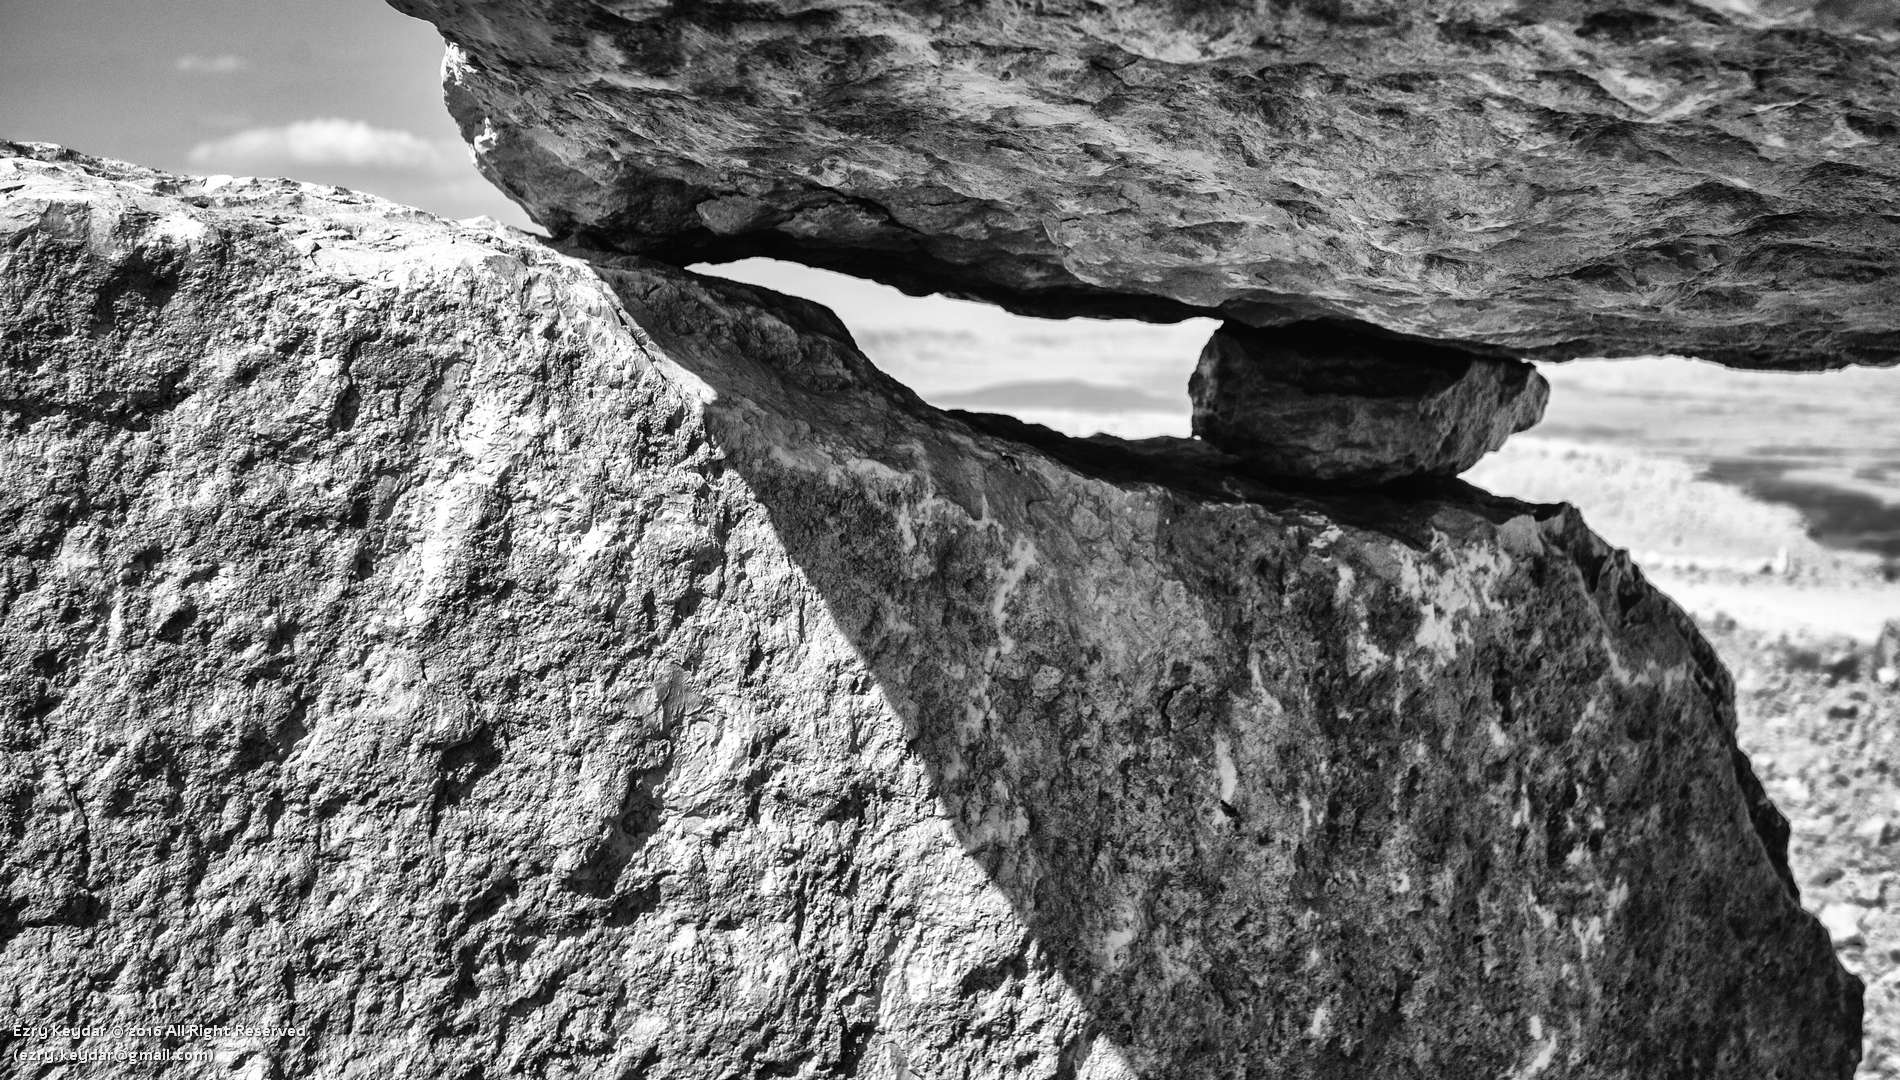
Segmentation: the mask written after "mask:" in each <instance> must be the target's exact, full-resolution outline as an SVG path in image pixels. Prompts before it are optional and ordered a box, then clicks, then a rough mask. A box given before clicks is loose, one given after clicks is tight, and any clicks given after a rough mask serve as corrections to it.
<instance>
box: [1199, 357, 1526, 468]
mask: <svg viewBox="0 0 1900 1080" xmlns="http://www.w3.org/2000/svg"><path fill="white" fill-rule="evenodd" d="M1188 392H1189V394H1190V395H1191V397H1192V398H1193V401H1194V434H1196V435H1198V436H1200V437H1201V438H1202V439H1205V440H1206V441H1207V442H1209V443H1211V444H1213V445H1214V446H1217V447H1219V448H1220V449H1222V450H1225V451H1228V452H1229V453H1232V454H1235V455H1237V456H1239V457H1241V458H1244V459H1246V461H1247V462H1248V463H1249V464H1250V465H1251V466H1253V467H1254V468H1256V469H1257V470H1259V471H1260V472H1263V473H1266V474H1268V475H1272V476H1279V477H1287V478H1291V479H1298V480H1318V481H1328V482H1338V483H1347V484H1377V483H1383V482H1385V481H1388V480H1397V479H1401V478H1405V477H1413V476H1455V475H1457V474H1458V473H1461V472H1463V471H1464V470H1466V469H1468V468H1470V467H1471V466H1473V465H1475V464H1477V462H1478V459H1479V458H1481V457H1483V456H1484V455H1485V454H1488V453H1490V452H1491V451H1493V450H1496V449H1497V448H1499V447H1500V446H1503V445H1504V440H1505V439H1506V438H1507V437H1509V436H1511V435H1513V434H1515V433H1517V432H1519V431H1523V430H1525V429H1526V428H1528V427H1530V426H1531V425H1533V424H1535V423H1537V421H1538V420H1539V419H1541V418H1542V417H1543V415H1544V404H1545V402H1546V401H1547V400H1548V399H1549V397H1550V387H1549V384H1547V383H1546V382H1545V381H1544V377H1543V376H1542V375H1539V374H1538V373H1537V371H1536V369H1535V368H1533V367H1532V366H1531V365H1529V364H1526V363H1523V362H1521V361H1517V360H1507V359H1499V358H1495V357H1487V356H1476V355H1473V354H1471V353H1468V352H1463V351H1461V350H1457V349H1449V348H1445V347H1442V346H1436V345H1429V344H1420V343H1418V342H1407V341H1399V340H1394V339H1392V338H1388V337H1379V336H1372V335H1367V334H1364V333H1360V332H1357V331H1355V330H1354V329H1353V328H1352V327H1350V326H1344V325H1340V324H1335V323H1300V324H1297V325H1293V326H1283V327H1275V328H1273V329H1255V328H1252V327H1246V326H1239V325H1235V324H1232V323H1229V324H1228V325H1226V326H1223V327H1221V328H1220V329H1219V330H1217V331H1216V332H1215V333H1214V336H1213V337H1212V338H1211V339H1210V340H1209V341H1208V343H1207V347H1206V348H1205V349H1203V350H1202V352H1201V362H1200V366H1199V367H1198V368H1197V369H1196V370H1195V372H1194V376H1193V378H1192V379H1191V380H1189V383H1188Z"/></svg>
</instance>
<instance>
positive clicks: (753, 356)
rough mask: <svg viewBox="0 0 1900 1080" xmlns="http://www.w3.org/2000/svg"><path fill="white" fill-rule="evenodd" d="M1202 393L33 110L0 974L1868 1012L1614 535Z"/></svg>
mask: <svg viewBox="0 0 1900 1080" xmlns="http://www.w3.org/2000/svg"><path fill="white" fill-rule="evenodd" d="M1209 454H1212V451H1210V450H1207V449H1205V448H1199V449H1195V448H1194V447H1193V446H1192V445H1190V446H1188V447H1185V448H1183V447H1178V446H1176V445H1174V444H1127V443H1117V442H1114V441H1112V440H1095V441H1089V442H1078V441H1075V440H1066V439H1062V438H1061V437H1059V436H1055V435H1053V434H1051V433H1049V432H1046V431H1035V430H1032V429H1028V428H1025V427H1023V426H1021V425H1017V424H1013V423H1011V422H1008V421H1005V420H998V419H985V418H977V417H957V416H951V415H947V414H944V413H941V412H938V411H936V410H934V409H931V408H930V407H928V406H926V405H924V404H923V403H921V402H920V401H918V400H917V399H916V397H915V396H914V395H912V394H910V393H908V392H907V391H905V390H904V389H903V388H902V387H899V386H897V385H895V384H893V383H892V382H891V381H890V380H888V379H887V378H885V377H884V376H882V375H880V374H879V373H878V372H877V371H876V370H875V369H874V368H872V367H871V365H870V364H869V363H868V362H867V361H866V360H865V359H864V357H863V356H862V355H861V354H860V353H859V352H858V351H857V349H856V348H855V346H854V345H853V344H852V342H851V339H850V336H849V335H848V334H847V333H846V332H845V330H844V329H843V327H842V326H840V325H839V324H838V322H837V320H836V319H835V318H833V317H832V316H831V315H830V313H829V312H826V311H824V310H823V309H821V308H818V307H816V306H815V305H811V304H808V303H806V302H803V301H798V300H793V299H790V298H787V297H783V296H778V295H775V294H772V293H770V292H767V291H765V290H761V289H756V288H750V287H747V286H741V285H735V284H732V283H729V282H719V281H714V280H708V279H704V278H699V277H696V276H695V275H692V274H690V273H687V272H684V271H682V270H679V269H677V268H673V267H669V266H664V265H660V264H656V263H652V262H649V261H646V260H643V259H640V258H637V257H633V256H625V255H609V254H605V253H597V252H595V253H590V252H585V251H582V250H579V249H572V250H571V251H570V253H569V254H562V253H560V252H557V251H554V250H552V249H550V248H549V247H547V246H545V245H542V244H539V243H536V242H535V241H533V240H532V239H531V238H528V237H525V236H522V235H521V234H516V233H509V232H506V231H504V230H500V229H484V228H476V227H468V226H457V225H453V224H450V223H447V222H443V221H440V220H439V219H436V218H433V217H430V216H428V215H426V214H421V213H419V212H416V211H411V210H404V209H402V208H399V207H395V206H392V205H390V204H388V203H384V202H381V201H379V200H375V199H373V198H370V197H366V196H357V195H352V194H349V193H346V192H341V191H337V190H335V189H324V188H317V187H313V186H308V185H297V184H293V183H290V182H287V181H255V180H251V181H232V180H231V179H230V178H216V179H213V180H207V181H200V180H193V179H190V178H184V177H173V176H166V175H163V174H159V173H154V172H150V171H147V170H143V169H138V168H135V167H132V166H124V165H116V164H111V163H104V162H97V161H92V160H90V159H85V158H81V157H78V156H76V155H71V154H65V153H62V152H60V151H57V150H55V149H52V148H45V147H40V148H25V149H21V148H8V149H4V150H0V1014H4V1015H5V1016H7V1017H8V1018H9V1020H8V1023H9V1024H13V1023H20V1022H33V1021H41V1022H67V1023H73V1024H85V1025H89V1026H97V1027H102V1028H108V1029H110V1028H113V1027H118V1026H128V1025H132V1024H141V1023H152V1022H154V1021H157V1022H161V1023H163V1022H168V1021H170V1020H173V1019H176V1021H177V1022H179V1023H191V1022H195V1023H202V1024H207V1025H227V1024H242V1025H256V1026H259V1027H270V1028H275V1029H279V1032H280V1033H277V1034H272V1033H269V1032H268V1031H267V1032H266V1033H264V1034H257V1035H246V1036H232V1037H230V1038H228V1039H223V1040H221V1041H217V1042H216V1043H215V1046H216V1047H217V1048H218V1052H219V1053H220V1054H222V1055H224V1060H226V1061H227V1062H229V1063H231V1066H232V1068H242V1069H245V1070H249V1074H250V1075H265V1076H277V1077H283V1078H285V1080H304V1078H309V1080H317V1078H321V1077H338V1076H364V1077H370V1076H375V1077H392V1076H413V1077H443V1078H470V1077H476V1076H500V1075H509V1076H534V1077H549V1078H557V1080H567V1078H575V1080H579V1078H590V1080H591V1078H598V1077H615V1078H631V1077H639V1078H643V1080H729V1078H744V1080H754V1078H763V1077H811V1078H819V1077H838V1078H865V1080H871V1078H878V1080H895V1078H900V1077H909V1078H925V1077H931V1078H952V1077H981V1078H985V1080H1137V1078H1138V1080H1242V1078H1255V1077H1283V1078H1297V1080H1347V1078H1351V1080H1362V1078H1368V1077H1376V1078H1381V1080H1385V1078H1411V1080H1469V1078H1474V1077H1481V1078H1494V1077H1525V1078H1528V1077H1539V1078H1542V1080H1699V1078H1708V1080H1716V1078H1721V1080H1763V1078H1770V1077H1779V1078H1782V1080H1845V1078H1847V1077H1848V1076H1849V1075H1850V1074H1851V1073H1852V1072H1853V1069H1854V1063H1855V1061H1856V1059H1857V1056H1858V1052H1859V1043H1860V1037H1859V1018H1860V988H1859V984H1858V983H1857V982H1856V981H1855V980H1854V979H1853V978H1852V977H1850V976H1848V975H1847V974H1845V973H1844V972H1843V971H1842V970H1841V968H1840V966H1839V965H1838V964H1837V963H1836V961H1835V958H1834V955H1833V953H1832V951H1831V949H1830V947H1829V944H1828V940H1827V936H1826V934H1825V933H1824V932H1823V931H1822V930H1821V928H1820V927H1819V925H1818V924H1817V923H1816V922H1815V920H1814V919H1813V918H1811V917H1810V916H1808V915H1807V914H1805V913H1804V912H1803V911H1802V910H1801V908H1800V906H1799V904H1798V901H1797V897H1796V895H1795V892H1794V888H1793V885H1792V884H1791V882H1790V880H1789V876H1788V872H1787V867H1786V862H1785V844H1786V840H1787V831H1786V826H1785V824H1784V823H1783V822H1782V821H1781V819H1780V816H1779V815H1778V814H1777V813H1776V812H1775V810H1774V808H1773V807H1772V806H1771V805H1770V804H1769V802H1768V801H1767V799H1766V798H1765V796H1764V795H1763V792H1762V789H1761V787H1760V785H1759V784H1757V783H1756V781H1755V778H1754V775H1753V773H1752V772H1751V770H1750V768H1749V764H1748V762H1747V759H1746V758H1745V757H1743V756H1742V754H1741V753H1740V752H1739V751H1738V750H1737V748H1736V744H1735V739H1734V734H1733V725H1734V714H1733V710H1732V692H1731V687H1730V684H1729V680H1728V677H1727V675H1726V673H1725V672H1724V671H1723V669H1722V667H1721V665H1720V664H1719V663H1718V662H1717V661H1716V659H1715V657H1714V655H1713V654H1712V653H1711V651H1710V650H1709V648H1708V646H1707V644H1706V643H1705V642H1704V641H1703V640H1702V639H1701V638H1700V637H1699V636H1698V635H1697V633H1696V632H1695V630H1694V628H1693V626H1692V625H1691V623H1690V622H1689V620H1688V619H1687V618H1686V617H1685V616H1684V615H1683V614H1682V612H1681V611H1679V610H1678V609H1677V608H1676V607H1675V606H1674V605H1672V604H1671V603H1670V602H1669V601H1668V600H1667V599H1666V598H1665V597H1663V596H1662V595H1660V594H1659V593H1657V592H1656V591H1655V590H1653V589H1652V588H1650V586H1649V585H1648V584H1646V583H1645V581H1644V579H1643V577H1642V575H1641V574H1640V573H1639V572H1638V571H1637V570H1636V569H1635V568H1634V567H1633V566H1632V565H1631V564H1630V563H1629V561H1628V559H1627V557H1626V556H1625V555H1624V554H1623V553H1621V552H1618V551H1615V550H1613V549H1611V548H1609V547H1608V546H1606V545H1605V544H1604V543H1602V542H1601V541H1600V540H1598V539H1597V538H1596V537H1594V536H1593V535H1591V533H1590V532H1589V530H1588V529H1586V528H1585V527H1584V525H1583V524H1582V522H1581V521H1580V519H1579V518H1578V516H1577V515H1576V513H1575V511H1573V510H1571V509H1570V508H1568V507H1561V506H1532V505H1525V504H1521V503H1515V502H1511V501H1508V500H1503V499H1496V498H1492V497H1489V496H1486V495H1484V494H1483V493H1482V492H1479V491H1476V490H1475V489H1472V488H1469V487H1467V486H1465V485H1463V484H1460V483H1457V482H1455V481H1446V482H1441V483H1438V484H1435V485H1425V486H1423V487H1419V488H1416V489H1413V490H1409V491H1406V492H1403V493H1401V492H1397V491H1395V490H1392V489H1381V490H1379V491H1366V492H1358V493H1330V494H1325V493H1313V492H1310V491H1309V492H1304V493H1302V492H1295V491H1287V490H1283V489H1280V488H1278V487H1276V486H1274V485H1271V484H1268V483H1263V482H1262V481H1261V480H1260V479H1259V478H1258V477H1257V476H1254V475H1251V474H1249V473H1246V472H1239V471H1233V470H1228V469H1223V468H1220V467H1218V465H1217V464H1210V462H1209V461H1208V460H1207V458H1206V455H1209ZM1196 455H1201V456H1199V457H1197V456H1196ZM282 1029H289V1030H290V1031H292V1032H295V1034H282V1033H281V1030H282ZM33 1045H34V1046H38V1045H40V1044H33ZM85 1045H87V1046H94V1045H96V1044H93V1043H86V1044H85ZM26 1048H30V1047H28V1046H27V1044H24V1043H22V1042H20V1041H17V1040H16V1041H14V1042H10V1043H5V1044H4V1045H0V1051H4V1053H5V1054H6V1055H7V1061H8V1062H9V1067H10V1066H11V1065H12V1064H13V1063H14V1061H15V1060H16V1059H15V1057H14V1055H15V1053H16V1051H18V1050H21V1049H26ZM20 1075H28V1073H25V1072H22V1073H20ZM83 1075H85V1076H86V1077H88V1078H89V1080H91V1078H119V1077H124V1078H127V1080H130V1078H131V1077H134V1076H136V1077H152V1076H160V1077H163V1078H166V1080H173V1078H176V1080H185V1078H187V1077H195V1076H199V1075H202V1068H201V1067H200V1066H199V1065H197V1064H194V1063H190V1062H180V1061H172V1062H161V1063H156V1064H152V1063H128V1062H125V1061H114V1060H110V1059H108V1060H101V1061H96V1062H89V1063H88V1064H87V1065H86V1067H85V1068H84V1071H83Z"/></svg>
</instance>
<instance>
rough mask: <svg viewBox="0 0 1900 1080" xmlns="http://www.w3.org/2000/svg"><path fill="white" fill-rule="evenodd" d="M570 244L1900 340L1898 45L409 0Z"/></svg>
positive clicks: (1876, 343) (1810, 356)
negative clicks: (446, 48) (447, 46)
mask: <svg viewBox="0 0 1900 1080" xmlns="http://www.w3.org/2000/svg"><path fill="white" fill-rule="evenodd" d="M392 2H393V3H394V4H395V6H396V7H398V8H400V9H401V10H403V11H406V12H409V13H411V14H414V15H417V16H420V17H422V18H425V19H428V20H430V21H432V22H434V23H435V24H436V25H437V26H438V27H439V28H440V29H441V30H442V32H443V34H444V36H445V37H446V38H447V39H448V40H449V41H450V42H451V44H452V45H453V46H454V47H455V48H454V51H452V52H451V56H450V64H449V68H448V81H449V100H450V105H451V108H452V109H453V110H454V112H455V113H456V115H457V117H458V118H459V120H460V122H461V124H462V127H463V130H464V132H465V133H466V135H467V136H468V138H469V139H470V142H471V143H472V144H473V145H474V147H475V151H476V155H477V159H478V161H479V163H480V165H481V167H482V169H483V171H484V172H485V173H486V174H487V175H488V176H489V177H490V178H492V179H493V180H494V181H495V182H496V183H497V184H499V185H500V186H501V187H502V188H503V189H504V190H506V191H507V192H509V193H510V194H511V195H512V196H513V197H514V198H515V199H516V200H517V201H519V202H520V203H521V204H522V205H523V206H524V207H526V208H527V210H528V211H529V213H531V214H532V215H533V216H534V217H535V218H536V220H538V221H540V222H541V223H542V224H544V225H546V226H547V227H548V228H550V229H552V230H553V231H554V232H555V233H556V234H559V235H572V236H576V237H581V238H584V239H585V240H586V242H588V243H590V244H593V245H596V246H602V247H612V248H617V249H620V250H625V251H632V252H641V253H646V254H651V255H654V256H657V257H660V258H662V259H665V260H668V261H672V262H675V263H684V262H688V261H692V260H696V259H707V260H719V259H728V258H737V257H741V256H748V255H772V256H781V257H785V258H791V259H796V260H800V261H804V262H808V263H813V264H817V265H822V266H828V267H832V268H834V269H840V270H844V271H847V272H851V273H856V274H860V275H864V276H869V277H875V278H879V279H882V280H885V281H888V282H891V283H893V284H896V285H899V286H901V287H903V288H906V289H911V290H917V291H941V292H947V293H952V294H957V295H965V296H975V297H981V298H985V299H989V300H993V301H995V302H997V303H1000V304H1003V305H1005V306H1008V307H1011V308H1014V309H1016V310H1019V311H1025V312H1030V313H1036V314H1045V315H1068V314H1089V315H1121V316H1128V317H1141V318H1157V319H1170V318H1179V317H1181V316H1183V315H1188V314H1196V313H1205V314H1214V315H1219V316H1222V317H1225V318H1227V319H1231V320H1234V321H1238V322H1243V323H1248V324H1253V325H1270V324H1278V323H1283V322H1289V321H1298V320H1307V319H1319V318H1328V319H1345V320H1351V321H1358V322H1361V323H1365V324H1370V325H1373V326H1376V327H1381V328H1384V329H1386V330H1388V331H1392V332H1396V333H1401V334H1404V335H1408V336H1412V337H1416V338H1423V339H1432V340H1439V341H1444V342H1447V343H1461V344H1463V345H1464V346H1465V347H1467V348H1470V349H1473V350H1476V351H1482V352H1489V353H1493V354H1495V355H1501V356H1508V357H1518V358H1523V357H1529V358H1539V359H1543V358H1565V357H1575V356H1582V355H1642V354H1654V353H1680V354H1686V355H1695V356H1701V357H1705V358H1708V359H1711V360H1716V361H1720V362H1722V363H1726V364H1733V365H1739V366H1747V367H1762V368H1790V369H1799V368H1826V367H1835V366H1840V365H1844V364H1851V363H1874V364H1890V363H1893V362H1895V360H1896V359H1900V337H1897V336H1896V330H1897V329H1900V304H1895V303H1894V302H1893V298H1894V296H1895V294H1896V281H1895V268H1896V266H1897V265H1900V219H1897V218H1896V217H1895V216H1894V208H1895V207H1896V206H1900V137H1897V135H1900V33H1896V24H1897V17H1896V16H1895V15H1894V14H1893V12H1892V10H1890V9H1891V5H1876V4H1867V3H1858V4H1857V3H1848V2H1839V0H1827V2H1821V3H1807V2H1801V0H1776V2H1770V0H1724V2H1722V3H1715V2H1712V0H1711V2H1706V3H1680V2H1676V0H1629V2H1628V3H1623V4H1617V5H1610V4H1604V3H1596V2H1584V0H1556V2H1550V0H1538V2H1530V0H1432V2H1427V3H1415V2H1411V0H1274V2H1272V3H1255V2H1254V0H1245V2H1241V0H1214V2H1204V0H1192V2H1190V0H1174V2H1159V0H1103V2H1096V0H1090V2H1080V0H1047V2H1039V3H1036V4H1033V5H1031V4H1019V3H975V4H960V5H952V6H946V5H942V4H938V3H925V2H922V0H890V2H885V3H859V2H849V3H847V2H845V0H799V2H796V3H794V2H791V0H765V2H760V3H751V4H745V5H732V4H683V3H682V4H674V3H646V2H618V0H616V2H598V3H586V4H547V3H539V2H529V0H483V2H481V3H476V2H473V0H392Z"/></svg>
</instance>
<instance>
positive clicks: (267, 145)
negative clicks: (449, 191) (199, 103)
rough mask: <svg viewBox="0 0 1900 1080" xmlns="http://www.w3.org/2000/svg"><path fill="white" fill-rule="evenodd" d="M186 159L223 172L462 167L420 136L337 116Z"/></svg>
mask: <svg viewBox="0 0 1900 1080" xmlns="http://www.w3.org/2000/svg"><path fill="white" fill-rule="evenodd" d="M186 158H187V160H189V161H190V162H191V164H193V165H195V166H198V167H201V168H218V169H258V168H277V167H282V166H294V165H343V166H353V167H356V168H363V169H392V170H442V169H444V168H446V167H449V166H451V165H454V164H457V163H458V162H457V159H456V158H455V157H454V156H453V155H451V154H450V153H449V152H448V151H447V149H446V148H444V147H442V146H440V145H438V144H436V143H433V142H430V141H429V140H428V139H425V138H423V137H422V136H420V135H416V134H413V133H411V132H407V131H396V130H393V129H391V128H379V127H371V126H370V125H368V124H366V123H364V122H363V121H361V120H341V119H337V118H335V117H325V118H321V119H316V120H298V121H296V122H294V123H289V124H283V125H280V126H277V127H254V128H246V129H245V130H243V131H239V132H235V133H233V134H230V135H227V136H225V137H224V138H222V139H213V140H211V141H209V142H201V143H199V144H198V145H196V146H194V147H192V148H191V150H190V151H189V152H188V153H187V154H186Z"/></svg>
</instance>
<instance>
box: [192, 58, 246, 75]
mask: <svg viewBox="0 0 1900 1080" xmlns="http://www.w3.org/2000/svg"><path fill="white" fill-rule="evenodd" d="M174 66H175V67H177V68H178V70H180V71H183V72H186V73H188V74H192V75H235V74H237V73H238V72H240V71H249V70H251V62H250V61H249V60H246V59H244V58H243V57H242V56H233V55H231V54H230V53H220V54H218V55H217V56H199V55H198V54H197V53H192V54H190V55H187V56H181V57H179V58H178V62H177V63H176V64H175V65H174Z"/></svg>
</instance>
